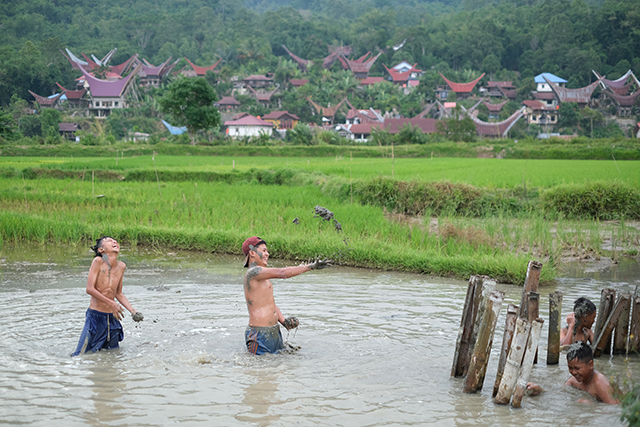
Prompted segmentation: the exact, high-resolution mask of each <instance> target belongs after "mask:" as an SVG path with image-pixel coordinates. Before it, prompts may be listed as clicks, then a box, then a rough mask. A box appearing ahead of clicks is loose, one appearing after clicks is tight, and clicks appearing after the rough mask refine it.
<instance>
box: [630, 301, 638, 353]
mask: <svg viewBox="0 0 640 427" xmlns="http://www.w3.org/2000/svg"><path fill="white" fill-rule="evenodd" d="M638 352H640V295H638V294H634V295H633V313H632V315H631V335H630V336H629V354H631V353H638Z"/></svg>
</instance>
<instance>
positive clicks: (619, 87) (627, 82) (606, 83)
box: [591, 70, 640, 95]
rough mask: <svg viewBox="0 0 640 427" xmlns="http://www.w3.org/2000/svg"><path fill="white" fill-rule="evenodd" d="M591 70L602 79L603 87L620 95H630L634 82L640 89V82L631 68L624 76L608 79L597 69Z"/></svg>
mask: <svg viewBox="0 0 640 427" xmlns="http://www.w3.org/2000/svg"><path fill="white" fill-rule="evenodd" d="M591 71H592V72H593V74H595V76H596V78H597V79H599V80H600V79H601V80H600V85H601V86H602V88H603V89H610V90H611V91H612V92H614V93H617V94H618V95H629V93H630V92H631V87H632V85H633V84H634V83H635V85H636V90H639V89H640V82H639V81H638V79H637V78H636V75H635V74H633V71H631V70H629V71H627V72H626V73H625V74H624V76H622V77H620V78H619V79H616V80H609V79H606V78H604V77H603V76H601V75H600V74H598V73H597V72H596V71H595V70H591Z"/></svg>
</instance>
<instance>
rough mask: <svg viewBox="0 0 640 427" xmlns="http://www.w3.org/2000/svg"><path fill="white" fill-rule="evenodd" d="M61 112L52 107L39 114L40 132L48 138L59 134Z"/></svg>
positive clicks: (53, 137)
mask: <svg viewBox="0 0 640 427" xmlns="http://www.w3.org/2000/svg"><path fill="white" fill-rule="evenodd" d="M61 121H62V114H60V111H58V110H54V109H53V108H47V109H45V110H43V111H42V114H40V133H41V134H42V136H45V137H47V138H50V139H55V138H57V137H59V136H60V122H61Z"/></svg>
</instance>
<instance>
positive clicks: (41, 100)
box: [29, 91, 64, 108]
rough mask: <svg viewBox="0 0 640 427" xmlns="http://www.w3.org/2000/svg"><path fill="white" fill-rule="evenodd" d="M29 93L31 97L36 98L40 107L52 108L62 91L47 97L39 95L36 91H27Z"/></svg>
mask: <svg viewBox="0 0 640 427" xmlns="http://www.w3.org/2000/svg"><path fill="white" fill-rule="evenodd" d="M29 93H30V94H31V95H33V97H34V98H35V99H36V102H37V103H38V104H39V105H40V107H41V108H54V107H55V106H56V104H57V103H58V101H59V100H60V97H61V96H62V95H64V91H62V92H60V93H59V94H57V95H55V96H53V97H52V98H47V97H46V96H40V95H38V94H37V93H33V92H31V91H29Z"/></svg>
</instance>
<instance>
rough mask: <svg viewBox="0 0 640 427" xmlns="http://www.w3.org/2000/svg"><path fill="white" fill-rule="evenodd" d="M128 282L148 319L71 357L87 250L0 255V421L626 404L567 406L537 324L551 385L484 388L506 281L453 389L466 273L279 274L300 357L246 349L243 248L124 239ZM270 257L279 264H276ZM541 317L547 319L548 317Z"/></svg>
mask: <svg viewBox="0 0 640 427" xmlns="http://www.w3.org/2000/svg"><path fill="white" fill-rule="evenodd" d="M120 258H121V259H122V260H123V261H124V262H125V263H127V271H126V273H125V277H124V291H125V294H126V295H127V297H128V298H129V301H131V303H132V304H133V306H134V307H136V308H137V309H138V310H140V311H142V312H143V313H144V315H145V320H144V321H143V322H141V323H140V324H135V323H134V322H133V320H131V317H130V316H129V317H127V318H125V320H124V321H123V326H124V330H125V340H124V341H123V342H122V343H121V348H120V349H119V350H114V351H109V352H107V351H102V352H99V353H95V354H90V355H85V356H80V357H75V358H71V357H69V354H70V353H71V352H72V351H73V350H74V349H75V347H76V344H77V342H78V338H79V335H80V332H81V329H82V326H83V322H84V313H85V311H86V309H87V307H88V305H89V296H88V295H86V293H85V286H86V278H87V272H88V269H89V265H90V263H91V253H90V251H89V250H88V249H85V248H73V247H72V248H64V247H63V248H60V247H57V246H44V247H42V246H36V247H34V246H18V247H7V246H5V248H4V250H3V251H2V252H1V253H0V325H2V327H1V328H0V378H1V380H0V424H8V425H33V426H40V425H42V426H45V425H46V426H54V425H64V426H87V425H88V426H115V425H126V426H166V425H185V426H212V425H219V426H400V425H402V426H423V425H435V426H472V425H473V426H521V425H528V426H583V425H607V426H608V427H610V426H618V425H622V422H621V421H620V419H619V418H620V408H619V407H617V406H608V405H604V404H592V405H586V404H581V403H577V400H578V399H580V398H584V397H586V395H584V394H583V393H582V392H579V391H577V390H573V389H568V388H566V387H562V384H563V382H564V381H565V380H566V379H567V378H568V377H569V373H568V371H567V366H566V358H565V357H564V355H562V356H561V362H560V365H558V366H551V367H548V366H546V364H545V358H546V337H547V332H546V330H543V337H542V339H541V343H542V344H541V349H540V363H539V364H538V365H537V366H536V367H535V368H534V370H533V374H532V377H531V380H532V381H535V382H537V383H539V384H541V385H542V386H543V387H544V388H545V390H546V392H545V393H543V394H542V395H541V396H538V397H525V400H524V401H523V407H522V409H511V408H510V407H509V406H497V405H495V404H494V403H493V401H492V399H491V396H490V393H491V389H492V386H493V381H494V379H495V372H496V366H497V357H496V354H497V349H498V348H499V347H500V344H501V342H502V328H503V324H504V313H505V310H506V304H507V303H510V302H512V303H518V302H519V299H520V293H521V288H520V287H516V286H511V285H499V286H498V287H499V289H501V290H503V291H505V292H506V298H505V304H504V305H503V309H502V312H501V318H500V319H499V321H498V331H497V334H496V339H495V341H494V350H493V353H492V356H491V359H490V364H489V368H488V371H487V378H486V380H485V386H484V389H483V391H482V392H481V393H478V394H476V395H465V394H462V392H461V390H462V380H459V379H452V378H451V377H450V370H451V363H452V358H453V352H454V346H455V341H456V337H457V331H458V327H459V323H460V315H461V311H462V305H463V303H464V298H465V294H466V289H467V285H466V282H463V281H458V280H449V279H440V278H432V277H428V276H420V275H413V274H402V273H392V272H382V271H371V270H364V269H353V268H346V267H334V268H331V269H327V270H323V271H318V272H310V273H307V274H304V275H302V276H298V277H295V278H292V279H288V280H280V281H274V289H275V297H276V302H277V303H278V305H279V306H280V308H281V310H282V312H283V313H284V315H285V316H296V317H298V319H300V322H301V325H300V328H299V329H298V330H297V331H296V332H293V331H292V332H291V333H289V334H288V333H287V332H286V331H284V330H283V336H284V337H285V339H287V340H288V341H289V342H291V343H292V344H295V345H299V346H301V347H302V348H301V350H300V351H298V352H297V353H295V354H283V355H266V356H260V357H257V356H251V355H249V354H247V352H246V347H245V345H244V342H243V337H244V329H245V327H246V324H247V319H248V316H247V312H246V308H245V304H244V299H243V292H242V275H243V273H244V270H243V269H242V268H241V265H242V260H241V258H240V257H224V256H217V255H211V254H197V253H188V252H176V253H166V252H160V251H153V250H148V249H137V250H134V249H131V248H123V250H122V255H121V257H120ZM270 263H271V264H272V265H277V266H282V265H285V264H284V263H281V262H278V260H273V259H272V260H270ZM566 274H567V275H570V276H571V278H560V279H559V281H558V284H557V285H556V286H552V287H546V288H543V289H541V292H540V293H541V304H540V305H541V315H542V316H543V317H544V318H547V306H548V298H547V295H548V293H550V292H552V291H554V290H556V289H557V290H560V291H562V292H563V293H564V301H563V317H564V316H566V314H567V313H568V312H569V311H571V309H572V305H573V300H574V299H576V298H577V297H579V296H587V297H589V298H591V299H593V300H594V301H595V302H596V305H597V304H598V301H599V296H600V289H602V288H604V287H613V288H616V289H617V290H619V291H622V290H625V291H633V290H634V289H635V287H636V286H637V285H640V269H639V268H638V264H637V262H636V261H633V260H631V261H628V262H624V263H621V264H619V265H616V266H613V267H612V268H611V269H608V270H605V271H599V272H593V273H584V271H583V270H581V269H580V270H579V269H575V270H573V271H572V270H568V271H567V272H566ZM545 329H546V324H545ZM639 362H640V358H638V357H633V356H632V357H629V358H626V357H623V356H615V357H602V358H599V359H596V362H595V365H596V369H598V370H600V371H602V372H604V373H605V374H607V375H609V376H610V377H614V378H616V379H617V381H619V382H620V383H623V382H624V381H629V380H630V379H634V380H635V381H639V380H640V363H639Z"/></svg>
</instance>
